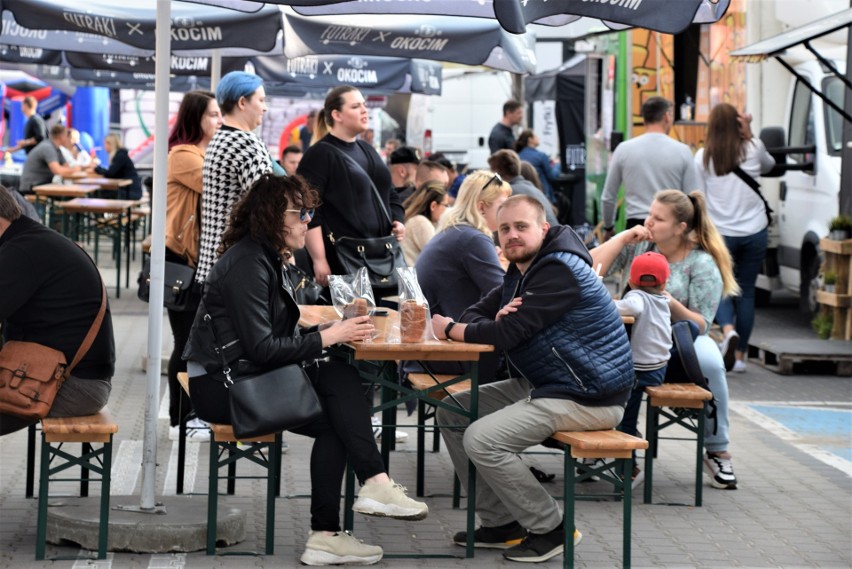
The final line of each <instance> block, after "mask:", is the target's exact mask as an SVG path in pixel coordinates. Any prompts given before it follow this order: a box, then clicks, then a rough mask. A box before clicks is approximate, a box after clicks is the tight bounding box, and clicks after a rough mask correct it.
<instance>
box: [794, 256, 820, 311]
mask: <svg viewBox="0 0 852 569" xmlns="http://www.w3.org/2000/svg"><path fill="white" fill-rule="evenodd" d="M821 264H822V260H821V259H820V258H819V255H817V253H816V251H813V250H811V251H810V254H805V255H803V256H802V270H801V280H800V284H799V310H800V311H801V312H804V313H806V314H816V313H817V311H818V310H819V304H818V303H817V300H816V294H817V290H818V289H819V280H818V276H819V267H820V265H821Z"/></svg>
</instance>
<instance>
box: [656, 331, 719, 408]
mask: <svg viewBox="0 0 852 569" xmlns="http://www.w3.org/2000/svg"><path fill="white" fill-rule="evenodd" d="M697 336H698V326H696V325H695V323H694V322H689V321H687V320H681V321H679V322H675V323H674V324H672V349H671V354H672V355H671V359H669V365H668V367H667V368H666V379H665V383H694V384H695V385H697V386H698V387H703V388H704V389H707V390H708V391H709V390H710V387H709V386H708V384H707V378H706V377H704V373H702V371H701V366H700V365H699V364H698V356H697V355H696V354H695V343H694V342H695V338H696V337H697Z"/></svg>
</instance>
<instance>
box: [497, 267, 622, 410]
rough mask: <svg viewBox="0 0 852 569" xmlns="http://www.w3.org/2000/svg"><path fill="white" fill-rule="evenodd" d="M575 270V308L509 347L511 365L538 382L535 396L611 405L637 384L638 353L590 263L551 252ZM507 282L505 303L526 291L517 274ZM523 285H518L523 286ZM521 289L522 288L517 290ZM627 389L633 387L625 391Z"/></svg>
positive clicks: (532, 380)
mask: <svg viewBox="0 0 852 569" xmlns="http://www.w3.org/2000/svg"><path fill="white" fill-rule="evenodd" d="M547 258H555V259H557V260H559V261H560V262H561V263H563V264H565V266H566V267H568V269H569V270H570V271H571V272H572V273H573V275H574V277H575V278H576V279H577V284H578V286H579V289H580V291H581V300H580V302H579V303H578V304H577V305H576V307H575V308H573V309H571V310H570V311H568V312H566V313H565V315H564V316H563V317H562V318H560V319H559V320H557V321H556V322H554V323H553V324H551V325H550V326H548V327H547V328H545V329H543V330H541V331H539V332H538V333H537V334H535V336H533V337H532V338H531V339H530V340H529V341H528V342H527V343H525V344H521V345H519V346H517V347H515V348H513V349H511V350H509V352H508V356H509V359H510V361H511V363H512V365H513V366H514V367H515V368H517V369H518V371H519V372H521V374H523V376H524V377H525V378H526V379H527V380H528V381H529V382H530V383H531V384H532V385H533V386H534V387H535V388H534V389H533V391H532V393H531V396H532V397H534V398H535V397H552V398H559V399H574V400H576V401H578V402H580V403H584V404H594V403H595V402H596V401H597V402H599V403H598V404H610V403H611V402H612V401H611V399H612V397H613V396H616V395H620V394H624V397H623V399H624V400H623V401H621V400H620V399H622V398H621V397H619V401H618V402H619V403H624V401H626V399H627V394H629V389H630V388H632V387H633V381H634V374H633V358H632V356H631V352H630V343H629V341H628V339H627V333H626V332H625V330H624V324H622V322H621V317H620V316H619V315H618V311H617V310H616V308H615V303H613V301H612V298H611V297H610V295H609V292H608V291H607V290H606V287H604V285H603V283H602V282H601V280H600V279H599V278H598V276H597V275H596V274H595V273H594V272H593V271H592V268H591V267H590V266H589V264H588V263H587V262H586V261H585V260H584V259H582V258H581V257H579V256H578V255H574V254H571V253H567V252H565V251H557V252H554V253H549V254H547V255H545V256H543V257H542V259H547ZM518 281H519V282H516V283H514V284H515V286H512V284H511V283H508V282H507V283H505V284H506V285H507V286H504V287H503V303H502V304H503V305H505V304H507V303H508V302H509V301H510V300H511V299H512V298H513V297H516V296H521V294H522V293H523V290H524V284H525V283H524V280H523V278H520V275H519V276H518ZM518 287H519V288H518ZM516 288H517V289H518V290H517V291H515V290H513V289H516ZM625 390H628V391H627V392H626V394H625Z"/></svg>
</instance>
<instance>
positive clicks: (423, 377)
mask: <svg viewBox="0 0 852 569" xmlns="http://www.w3.org/2000/svg"><path fill="white" fill-rule="evenodd" d="M455 377H457V376H455V375H442V374H435V379H437V380H438V382H440V383H445V382H447V381H450V380H451V379H454V378H455ZM408 381H410V382H411V386H412V387H414V389H421V390H422V389H429V388H430V387H434V386H435V380H434V379H432V376H430V375H429V374H428V373H409V374H408ZM461 391H470V380H469V379H466V380H464V381H460V382H458V383H454V384H453V385H450V386H448V387H446V388H445V389H438V390H435V391H433V392H431V393H430V394H429V397H431V398H432V399H438V400H441V399H444V398H446V397H447V395H448V392H449V393H452V394H453V395H455V394H456V393H459V392H461Z"/></svg>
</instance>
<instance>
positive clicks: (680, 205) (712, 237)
mask: <svg viewBox="0 0 852 569" xmlns="http://www.w3.org/2000/svg"><path fill="white" fill-rule="evenodd" d="M654 200H656V201H658V202H659V203H663V204H666V205H668V206H669V207H671V208H672V211H673V212H674V215H675V219H677V221H678V222H684V223H686V229H687V231H686V235H687V236H694V237H693V239H694V240H695V242H696V243H697V244H698V246H699V247H701V248H702V249H703V250H704V251H706V252H707V253H708V254H709V255H710V256H711V257H713V260H714V261H715V262H716V266H717V267H718V268H719V273H721V275H722V294H723V295H724V296H737V295H738V294H740V286H739V285H738V284H737V280H736V279H735V278H734V270H733V263H732V261H731V254H730V253H729V252H728V247H727V246H726V245H725V240H724V239H722V236H721V235H720V234H719V231H718V230H717V229H716V225H715V224H714V223H713V221H712V220H711V219H710V216H709V215H708V214H707V205H706V199H705V197H704V193H703V192H700V191H697V190H696V191H694V192H692V193H690V194H688V195H687V194H685V193H683V192H681V191H680V190H663V191H661V192H658V193H657V195H656V196H654Z"/></svg>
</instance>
